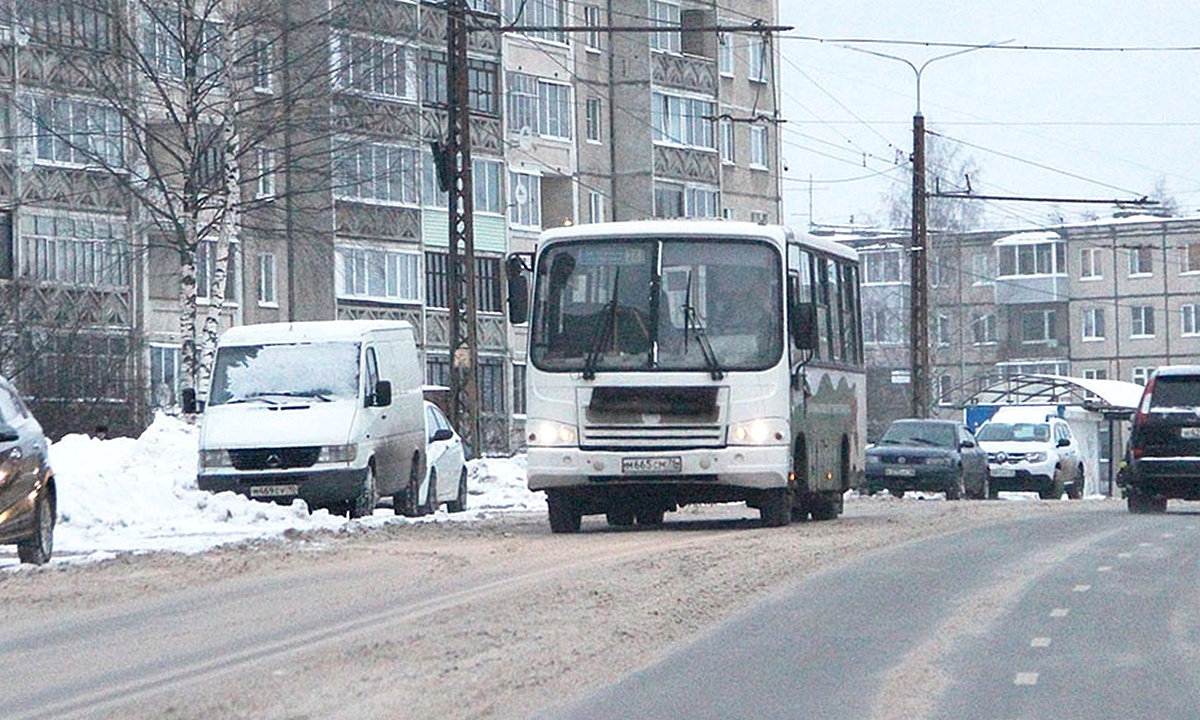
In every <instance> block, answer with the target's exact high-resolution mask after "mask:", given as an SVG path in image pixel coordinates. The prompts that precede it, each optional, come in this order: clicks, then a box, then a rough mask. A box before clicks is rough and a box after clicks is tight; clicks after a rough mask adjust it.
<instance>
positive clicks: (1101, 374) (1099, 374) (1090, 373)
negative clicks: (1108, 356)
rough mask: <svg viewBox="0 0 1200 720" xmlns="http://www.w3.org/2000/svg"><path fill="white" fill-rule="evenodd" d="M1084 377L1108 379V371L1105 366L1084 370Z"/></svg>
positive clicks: (1086, 378) (1088, 378) (1087, 378)
mask: <svg viewBox="0 0 1200 720" xmlns="http://www.w3.org/2000/svg"><path fill="white" fill-rule="evenodd" d="M1083 378H1084V379H1085V380H1107V379H1108V371H1107V370H1105V369H1103V368H1099V369H1087V370H1084V371H1083Z"/></svg>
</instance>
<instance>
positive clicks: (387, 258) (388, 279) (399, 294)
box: [335, 246, 421, 303]
mask: <svg viewBox="0 0 1200 720" xmlns="http://www.w3.org/2000/svg"><path fill="white" fill-rule="evenodd" d="M335 254H336V256H337V269H338V272H337V273H336V276H337V277H336V279H337V292H338V297H340V298H348V299H354V300H380V301H384V302H405V303H417V302H420V301H421V294H420V293H421V268H420V261H421V256H420V255H418V254H417V253H415V252H396V251H392V250H381V249H378V248H364V247H350V246H342V247H338V248H337V249H336V252H335Z"/></svg>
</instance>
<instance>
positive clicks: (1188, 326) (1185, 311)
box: [1179, 303, 1200, 335]
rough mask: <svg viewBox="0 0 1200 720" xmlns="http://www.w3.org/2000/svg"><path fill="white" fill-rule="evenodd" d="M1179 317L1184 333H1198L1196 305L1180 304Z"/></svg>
mask: <svg viewBox="0 0 1200 720" xmlns="http://www.w3.org/2000/svg"><path fill="white" fill-rule="evenodd" d="M1179 317H1180V320H1181V321H1182V325H1181V328H1182V331H1183V334H1184V335H1200V326H1197V324H1196V306H1195V305H1194V304H1191V303H1189V304H1187V305H1181V306H1180V307H1179Z"/></svg>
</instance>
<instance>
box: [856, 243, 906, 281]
mask: <svg viewBox="0 0 1200 720" xmlns="http://www.w3.org/2000/svg"><path fill="white" fill-rule="evenodd" d="M859 257H860V258H861V259H862V263H863V285H878V284H881V283H898V282H900V280H901V276H900V263H901V260H902V259H903V256H902V253H901V251H900V250H884V251H867V252H863V253H862V254H861V255H860V256H859Z"/></svg>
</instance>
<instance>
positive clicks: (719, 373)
mask: <svg viewBox="0 0 1200 720" xmlns="http://www.w3.org/2000/svg"><path fill="white" fill-rule="evenodd" d="M693 333H695V335H696V344H697V345H699V346H700V354H702V355H704V362H705V364H706V365H708V369H709V372H711V373H712V379H713V380H720V379H721V378H723V377H725V371H724V370H723V369H721V363H720V362H718V361H717V354H716V352H714V351H713V346H712V342H710V341H709V339H708V333H706V332H705V331H704V323H702V322H701V321H700V315H699V314H698V313H697V312H696V307H695V306H694V305H692V271H691V270H689V271H688V276H687V291H686V294H685V296H684V300H683V352H684V354H687V351H688V338H690V337H691V336H692V334H693Z"/></svg>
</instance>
